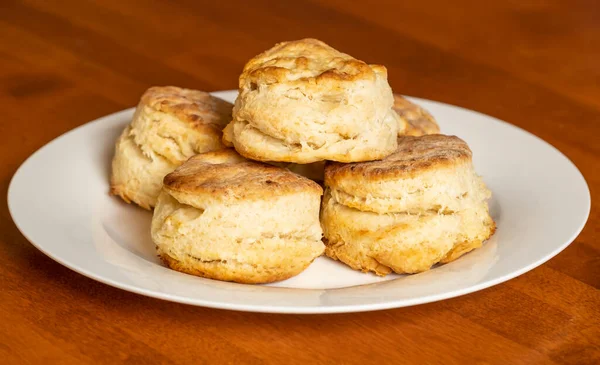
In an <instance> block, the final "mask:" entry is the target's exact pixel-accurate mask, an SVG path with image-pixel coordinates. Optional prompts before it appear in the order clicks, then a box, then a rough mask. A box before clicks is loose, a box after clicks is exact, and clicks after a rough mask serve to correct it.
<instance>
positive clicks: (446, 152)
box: [325, 134, 471, 187]
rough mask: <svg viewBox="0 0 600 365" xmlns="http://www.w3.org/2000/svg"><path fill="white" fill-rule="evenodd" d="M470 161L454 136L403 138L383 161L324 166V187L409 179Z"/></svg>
mask: <svg viewBox="0 0 600 365" xmlns="http://www.w3.org/2000/svg"><path fill="white" fill-rule="evenodd" d="M470 160H471V150H470V149H469V146H468V145H467V144H466V143H465V142H464V141H463V140H462V139H460V138H458V137H456V136H445V135H441V134H433V135H426V136H421V137H413V136H402V137H399V138H398V148H397V149H396V152H394V153H393V154H391V155H389V156H388V157H386V158H384V159H383V160H380V161H370V162H357V163H349V164H342V163H338V162H327V164H326V165H325V185H327V186H333V187H335V186H337V185H338V181H340V180H344V179H349V178H350V179H353V178H360V179H366V180H369V181H370V182H373V181H377V180H387V179H402V178H410V177H414V176H417V175H418V174H420V173H422V172H424V171H427V170H435V169H438V168H440V167H442V166H448V165H453V164H456V163H458V162H461V161H470Z"/></svg>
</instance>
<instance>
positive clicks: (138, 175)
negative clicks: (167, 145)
mask: <svg viewBox="0 0 600 365" xmlns="http://www.w3.org/2000/svg"><path fill="white" fill-rule="evenodd" d="M130 133H131V129H130V127H127V128H125V130H124V131H123V133H122V134H121V136H120V137H119V139H118V140H117V144H116V147H115V155H114V158H113V161H112V176H111V181H110V189H111V193H112V194H115V195H118V196H120V197H121V198H122V199H123V200H125V201H126V202H128V203H130V202H134V203H136V204H137V205H139V206H140V207H142V208H145V209H150V208H151V207H153V206H154V205H156V198H157V197H158V194H159V193H160V190H161V188H162V179H163V177H164V176H165V175H166V174H168V173H169V172H171V171H173V170H174V169H175V167H177V166H176V165H175V164H172V163H171V162H170V161H168V160H167V159H165V158H163V157H161V156H159V155H152V157H148V156H146V155H144V153H142V150H141V149H140V148H139V146H138V145H136V144H135V142H134V140H133V137H132V136H131V135H130Z"/></svg>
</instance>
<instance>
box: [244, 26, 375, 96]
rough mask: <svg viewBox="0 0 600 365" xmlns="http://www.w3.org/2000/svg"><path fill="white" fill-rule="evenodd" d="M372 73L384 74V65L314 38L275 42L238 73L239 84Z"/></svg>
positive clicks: (334, 78) (361, 76)
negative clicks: (366, 61) (367, 60)
mask: <svg viewBox="0 0 600 365" xmlns="http://www.w3.org/2000/svg"><path fill="white" fill-rule="evenodd" d="M375 73H381V74H385V75H387V70H386V68H385V67H383V66H380V65H367V64H366V63H365V62H363V61H359V60H357V59H355V58H354V57H352V56H349V55H347V54H345V53H342V52H339V51H337V50H336V49H334V48H332V47H330V46H329V45H327V44H326V43H324V42H322V41H320V40H317V39H311V38H306V39H301V40H297V41H291V42H282V43H278V44H276V45H275V46H274V47H272V48H271V49H269V50H267V51H265V52H263V53H261V54H259V55H257V56H256V57H254V58H252V59H251V60H250V61H248V63H247V64H246V66H245V67H244V71H243V72H242V75H241V76H240V84H239V87H240V88H242V87H245V86H247V84H248V83H251V82H257V81H259V80H260V81H261V82H266V83H276V82H286V83H290V82H292V83H313V84H315V85H318V84H323V83H329V82H340V81H342V82H347V81H350V82H352V81H356V80H374V78H375Z"/></svg>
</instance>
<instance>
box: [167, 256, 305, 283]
mask: <svg viewBox="0 0 600 365" xmlns="http://www.w3.org/2000/svg"><path fill="white" fill-rule="evenodd" d="M158 257H159V258H160V259H161V261H162V262H163V263H164V264H165V265H167V266H168V267H169V268H171V269H173V270H175V271H179V272H183V273H186V274H190V275H194V276H200V277H203V278H208V279H216V280H222V281H232V282H236V283H241V284H266V283H274V282H276V281H281V280H285V279H289V278H291V277H293V276H296V275H298V274H300V273H301V272H302V271H304V270H305V269H306V268H307V267H308V266H309V265H310V264H311V263H312V261H314V259H313V260H312V261H309V262H307V263H306V264H305V265H298V266H297V267H295V268H294V269H293V270H287V271H286V270H280V269H279V268H272V269H271V268H262V270H260V269H259V268H258V267H257V266H256V265H249V266H248V267H243V266H242V267H236V265H235V264H231V263H230V264H228V263H227V262H222V261H213V262H202V261H201V260H197V261H196V262H195V264H194V265H193V266H192V265H189V264H186V263H183V262H181V261H179V260H176V259H174V258H172V257H171V256H169V255H167V254H165V253H159V254H158Z"/></svg>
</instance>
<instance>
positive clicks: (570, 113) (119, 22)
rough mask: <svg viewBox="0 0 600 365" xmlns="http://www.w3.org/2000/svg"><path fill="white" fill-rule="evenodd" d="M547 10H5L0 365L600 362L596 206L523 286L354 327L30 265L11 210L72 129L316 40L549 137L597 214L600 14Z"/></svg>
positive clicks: (403, 87) (401, 82)
mask: <svg viewBox="0 0 600 365" xmlns="http://www.w3.org/2000/svg"><path fill="white" fill-rule="evenodd" d="M246 3H248V4H250V5H246ZM524 3H529V4H524ZM543 3H546V2H544V1H532V2H525V1H520V0H511V1H498V2H494V4H488V2H485V1H479V0H462V1H454V2H446V1H442V0H437V1H434V0H420V1H408V2H405V3H404V4H400V3H399V2H396V1H386V2H377V1H362V2H356V3H353V4H351V2H350V1H348V0H335V1H328V2H325V1H322V2H319V1H305V0H295V1H290V2H284V1H273V2H269V1H263V0H254V1H251V2H245V1H241V0H240V1H232V2H229V1H210V2H201V1H196V0H185V1H179V2H178V3H167V2H160V1H156V0H153V1H142V0H135V1H122V0H71V1H23V2H13V1H10V0H2V1H0V109H1V111H2V112H1V118H2V121H1V122H0V133H1V135H2V143H1V144H0V149H1V150H0V156H1V157H0V158H1V161H2V163H1V164H0V174H1V177H2V179H1V184H2V186H1V189H2V194H1V195H0V196H1V199H2V200H1V205H0V219H1V220H0V232H1V233H0V260H1V263H2V264H1V266H0V319H1V320H0V363H3V364H7V363H8V364H13V363H14V364H20V363H28V364H55V363H61V364H71V363H72V364H100V363H107V364H116V363H121V362H122V363H127V364H137V363H140V364H141V363H166V364H181V363H186V362H193V363H210V364H225V363H235V364H242V363H252V364H254V363H257V364H259V363H283V362H289V363H306V364H309V363H317V362H318V363H332V362H334V361H336V362H340V363H348V364H351V363H352V364H354V363H355V364H368V363H381V364H383V363H394V364H399V363H419V364H425V363H443V364H452V363H457V364H460V363H464V364H470V363H498V364H534V363H557V364H567V363H569V364H586V363H589V364H593V363H594V364H599V363H600V351H599V343H600V292H599V291H598V287H599V286H600V242H599V235H600V210H599V209H598V203H600V201H598V200H597V199H596V200H595V201H594V203H595V204H593V205H592V213H591V216H590V220H589V222H588V224H587V226H586V228H585V229H584V230H583V232H582V233H581V235H580V236H579V237H578V238H577V239H576V241H575V242H574V243H573V244H572V245H570V246H569V247H568V248H567V249H566V250H565V251H564V252H562V253H561V254H559V255H558V256H557V257H555V258H554V259H552V260H550V261H549V262H548V263H546V264H544V265H542V266H541V267H539V268H537V269H535V270H533V271H531V272H529V273H527V274H525V275H523V276H521V277H519V278H517V279H514V280H511V281H509V282H507V283H504V284H501V285H498V286H495V287H493V288H489V289H486V290H483V291H480V292H477V293H474V294H470V295H466V296H463V297H459V298H456V299H451V300H446V301H443V302H439V303H432V304H428V305H421V306H416V307H410V308H402V309H396V310H387V311H380V312H372V313H360V314H342V315H270V314H251V313H239V312H228V311H220V310H213V309H206V308H198V307H192V306H187V305H180V304H175V303H169V302H164V301H161V300H155V299H151V298H146V297H142V296H139V295H135V294H131V293H128V292H125V291H122V290H119V289H115V288H112V287H109V286H106V285H103V284H100V283H97V282H95V281H93V280H90V279H87V278H85V277H83V276H81V275H79V274H76V273H74V272H72V271H70V270H68V269H66V268H64V267H62V266H61V265H59V264H57V263H55V262H53V261H52V260H50V259H49V258H47V257H45V256H44V255H43V254H42V253H40V252H38V251H37V250H36V249H35V248H34V247H33V246H32V245H31V244H29V243H28V242H27V240H26V239H25V238H24V237H23V236H22V235H21V234H20V233H19V232H18V231H17V229H16V228H15V226H14V224H13V223H12V221H11V218H10V216H9V213H8V210H7V206H6V198H5V197H6V190H7V186H8V183H9V180H10V178H11V176H12V175H13V173H14V172H15V170H16V169H17V167H18V166H19V164H21V163H22V162H23V161H24V160H25V158H27V157H28V156H29V155H30V154H31V153H33V152H34V151H35V150H37V149H38V148H39V147H41V146H42V145H44V144H45V143H46V142H48V141H50V140H51V139H53V138H55V137H56V136H58V135H60V134H61V133H63V132H66V131H68V130H70V129H72V128H74V127H76V126H78V125H81V124H83V123H86V122H88V121H90V120H92V119H95V118H97V117H99V116H102V115H105V114H108V113H111V112H114V111H118V110H121V109H124V108H127V107H130V106H133V105H135V104H136V102H137V100H138V98H139V96H140V95H141V93H142V92H143V91H144V90H145V89H146V88H147V87H149V86H151V85H165V84H173V85H179V86H185V87H192V88H198V89H203V90H219V89H232V88H235V87H236V82H237V76H238V74H239V72H240V70H241V68H242V66H243V64H244V62H245V61H246V60H247V59H249V58H250V57H251V56H253V55H255V54H256V53H258V52H260V51H262V50H264V49H267V48H268V47H270V46H272V45H273V44H274V43H275V42H277V41H281V40H291V39H298V38H303V37H307V36H312V37H317V38H321V39H323V40H325V41H327V42H329V43H330V44H332V45H333V46H335V47H337V48H339V49H341V50H343V51H345V52H347V53H350V54H352V55H354V56H355V57H357V58H360V59H363V60H366V61H369V62H373V63H382V64H384V65H386V66H387V67H388V69H389V75H390V83H391V85H392V87H393V88H394V90H395V91H397V92H400V93H403V94H407V95H414V96H419V97H424V98H428V99H433V100H439V101H442V102H446V103H450V104H455V105H460V106H463V107H466V108H470V109H474V110H478V111H481V112H483V113H486V114H490V115H493V116H495V117H498V118H501V119H504V120H507V121H509V122H511V123H513V124H515V125H518V126H520V127H522V128H524V129H526V130H528V131H530V132H532V133H534V134H536V135H538V136H540V137H542V138H543V139H545V140H546V141H548V142H550V143H552V144H553V145H554V146H556V147H557V148H558V149H560V150H561V151H562V152H563V153H565V154H566V155H567V156H568V157H569V158H570V159H571V160H572V161H573V162H574V163H575V164H576V165H577V166H578V167H579V169H580V170H581V171H582V173H583V174H584V176H585V177H586V179H587V181H588V183H589V185H590V189H591V190H592V196H593V197H594V198H596V197H597V196H598V194H600V186H599V181H600V172H599V171H600V166H599V165H600V159H599V155H600V137H598V136H599V135H600V3H598V2H596V1H593V0H588V1H584V0H581V1H567V0H556V1H553V2H552V4H543ZM40 184H43V181H42V182H40ZM548 224H553V222H548ZM524 244H525V242H524Z"/></svg>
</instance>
